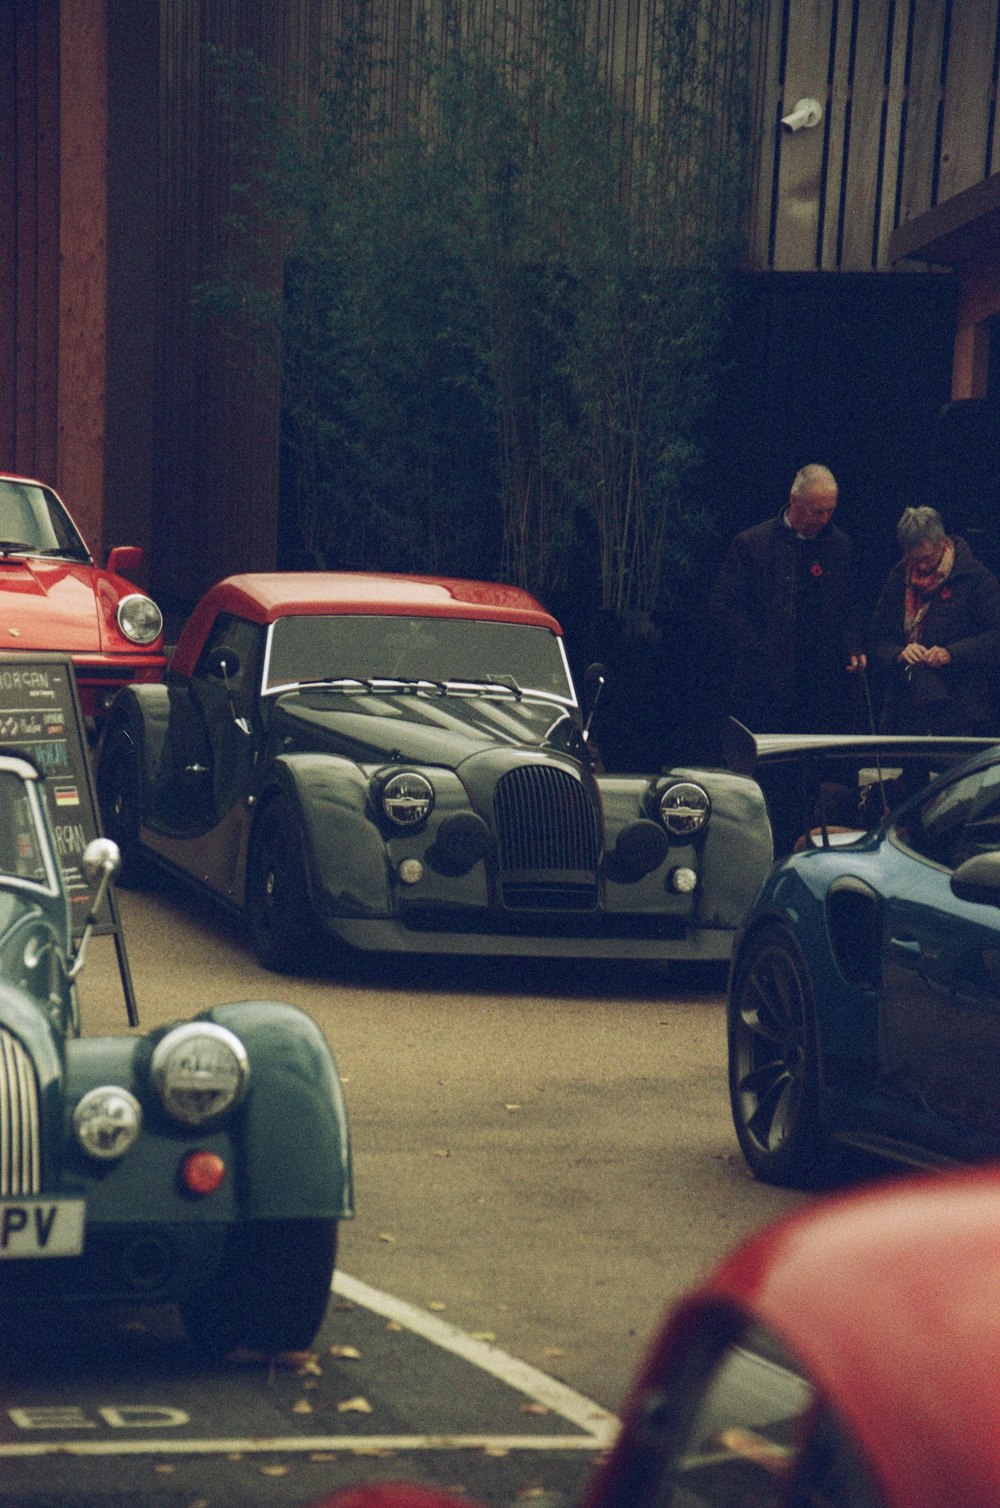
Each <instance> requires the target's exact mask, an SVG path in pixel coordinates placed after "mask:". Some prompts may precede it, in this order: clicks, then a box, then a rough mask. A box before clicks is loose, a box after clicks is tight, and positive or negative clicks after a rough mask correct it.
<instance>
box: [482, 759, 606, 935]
mask: <svg viewBox="0 0 1000 1508" xmlns="http://www.w3.org/2000/svg"><path fill="white" fill-rule="evenodd" d="M493 812H494V818H495V821H496V833H497V855H498V860H499V872H500V891H501V896H502V899H503V904H504V905H505V906H506V907H507V908H508V909H510V910H514V911H525V910H528V911H539V910H542V911H579V910H584V909H588V908H591V907H593V906H596V904H597V897H598V889H597V866H598V859H599V855H600V849H601V840H600V832H599V828H598V819H597V813H596V811H595V809H594V805H593V802H592V801H591V800H590V798H589V796H588V795H587V792H586V790H585V788H584V787H583V785H582V784H581V782H580V781H579V780H577V779H576V778H575V777H574V776H573V775H571V774H570V773H569V771H567V770H562V769H558V768H553V767H552V766H551V765H523V766H521V767H520V768H519V769H516V770H510V771H508V773H507V774H506V775H503V776H501V778H500V780H499V781H498V782H497V787H496V792H495V794H494V797H493Z"/></svg>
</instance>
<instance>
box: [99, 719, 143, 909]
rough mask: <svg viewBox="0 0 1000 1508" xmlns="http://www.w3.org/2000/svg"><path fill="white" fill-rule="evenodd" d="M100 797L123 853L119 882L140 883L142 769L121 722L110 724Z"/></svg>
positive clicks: (105, 821) (107, 827)
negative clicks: (111, 726)
mask: <svg viewBox="0 0 1000 1508" xmlns="http://www.w3.org/2000/svg"><path fill="white" fill-rule="evenodd" d="M97 801H98V805H99V807H100V810H101V825H102V828H103V831H104V835H105V837H108V838H111V839H112V841H113V842H115V843H117V845H118V849H119V852H120V853H121V867H120V869H119V871H118V883H119V884H120V885H123V886H126V887H127V886H130V885H137V884H138V883H139V882H140V881H141V880H142V878H143V870H144V864H143V858H142V849H141V846H140V841H139V829H140V824H141V821H142V770H141V768H140V764H139V751H138V750H137V748H136V746H135V742H134V740H133V738H132V735H131V734H130V733H129V731H128V729H127V728H125V727H124V726H123V725H122V724H121V723H119V724H117V725H116V726H115V727H113V728H110V729H109V730H108V733H107V737H106V738H105V742H104V748H103V750H102V752H101V762H100V765H99V766H98V771H97Z"/></svg>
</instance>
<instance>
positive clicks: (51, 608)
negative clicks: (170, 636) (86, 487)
mask: <svg viewBox="0 0 1000 1508" xmlns="http://www.w3.org/2000/svg"><path fill="white" fill-rule="evenodd" d="M141 569H142V550H141V549H139V548H138V547H137V546H129V547H122V548H119V549H116V550H112V551H111V553H110V555H109V556H108V564H107V567H106V568H105V569H104V570H101V568H100V567H99V566H96V565H95V564H94V560H93V557H92V556H91V554H90V551H89V550H88V549H87V546H86V545H85V544H84V541H83V539H82V537H81V535H80V533H79V531H78V529H77V527H76V525H75V524H74V522H73V520H72V519H71V518H70V516H69V514H68V513H67V511H66V509H65V507H64V506H63V503H62V502H61V500H60V499H59V498H58V497H57V496H56V494H55V493H54V492H53V491H52V488H51V487H46V486H45V484H44V483H43V482H36V481H32V480H30V478H27V477H17V476H0V622H2V627H0V654H2V655H4V656H6V654H7V653H8V651H10V652H21V651H25V650H35V651H38V650H43V651H49V652H54V653H63V654H69V655H71V656H72V660H73V668H74V670H75V672H76V682H77V687H78V690H79V693H80V705H81V708H82V711H83V714H84V716H85V717H87V718H92V719H93V720H94V721H95V723H97V722H100V720H101V718H102V717H103V715H104V712H105V711H106V710H107V708H108V707H109V706H110V705H111V703H112V702H113V701H114V698H115V696H116V695H117V693H118V692H119V691H120V690H121V688H122V687H123V686H127V685H129V684H130V683H131V682H133V681H158V680H160V678H161V677H162V675H163V672H164V669H165V668H166V659H165V657H164V654H163V618H162V616H161V614H160V610H159V608H158V607H157V605H156V603H155V602H153V601H152V600H151V599H150V598H149V597H147V596H146V595H145V593H144V592H140V591H138V590H137V588H136V587H134V586H133V585H132V584H131V582H130V581H128V580H127V579H126V576H127V575H132V574H133V573H135V572H137V571H139V570H141Z"/></svg>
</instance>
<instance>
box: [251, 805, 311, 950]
mask: <svg viewBox="0 0 1000 1508" xmlns="http://www.w3.org/2000/svg"><path fill="white" fill-rule="evenodd" d="M304 862H305V859H304V855H303V851H302V843H301V840H300V836H299V824H298V821H297V819H296V816H295V812H294V810H293V808H292V804H291V802H290V801H288V800H287V799H286V798H285V797H283V796H277V797H275V799H274V800H273V801H271V802H270V803H269V805H268V806H266V807H265V809H264V811H263V813H262V814H261V817H260V819H259V821H258V824H257V827H256V829H255V831H254V834H253V838H252V841H251V846H250V857H249V859H248V861H247V880H246V913H247V919H248V921H249V923H250V936H251V939H252V941H253V949H254V952H255V954H256V955H257V959H258V962H259V963H261V964H263V966H264V968H265V969H273V970H275V971H276V972H277V973H279V974H288V973H292V972H294V971H296V970H305V969H307V968H308V967H309V966H310V964H311V962H312V961H313V955H314V954H315V951H316V941H317V929H316V927H315V925H314V924H313V920H312V912H311V910H310V907H309V896H308V892H307V890H306V880H305V874H304V873H303V865H304Z"/></svg>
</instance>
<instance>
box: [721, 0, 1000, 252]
mask: <svg viewBox="0 0 1000 1508" xmlns="http://www.w3.org/2000/svg"><path fill="white" fill-rule="evenodd" d="M759 25H760V34H759V45H760V48H761V52H762V62H761V65H760V74H759V76H760V88H761V98H760V100H759V102H758V112H759V114H758V120H759V125H758V131H757V152H758V179H757V183H758V189H757V201H756V203H755V206H754V221H753V234H752V244H751V257H750V260H751V263H752V265H754V266H756V267H760V268H773V269H775V270H780V271H809V270H812V269H816V270H845V271H846V270H851V271H865V270H871V269H879V268H884V267H886V266H887V265H888V263H887V247H888V239H889V235H890V233H891V232H892V230H893V228H894V227H895V225H897V224H899V223H901V222H902V221H905V220H909V219H911V218H913V216H915V215H919V214H921V213H922V212H923V211H924V210H927V209H930V208H932V207H933V206H934V205H935V204H937V203H939V202H940V201H941V200H943V199H946V198H949V197H950V196H951V195H952V194H955V193H958V192H959V191H960V190H962V189H964V188H968V187H970V186H971V185H972V184H974V183H978V182H980V181H981V180H982V179H983V178H985V177H987V176H988V175H989V174H990V173H991V172H995V171H996V170H997V167H998V165H1000V132H998V129H997V122H998V88H997V69H998V51H1000V4H998V3H997V0H853V3H851V0H770V3H769V4H768V5H766V6H764V7H763V8H762V10H761V13H760V16H759ZM802 98H812V99H817V100H819V102H820V103H821V104H822V106H823V109H824V115H823V120H822V122H821V124H820V125H819V126H817V127H815V128H814V129H812V130H809V129H806V130H801V131H796V132H788V131H785V130H783V129H782V128H781V125H780V117H781V116H782V115H784V114H788V113H789V112H790V111H791V110H792V109H793V108H794V106H795V104H796V102H797V101H798V100H799V99H802Z"/></svg>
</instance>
